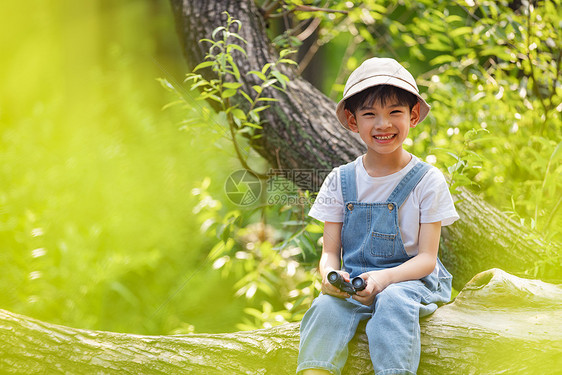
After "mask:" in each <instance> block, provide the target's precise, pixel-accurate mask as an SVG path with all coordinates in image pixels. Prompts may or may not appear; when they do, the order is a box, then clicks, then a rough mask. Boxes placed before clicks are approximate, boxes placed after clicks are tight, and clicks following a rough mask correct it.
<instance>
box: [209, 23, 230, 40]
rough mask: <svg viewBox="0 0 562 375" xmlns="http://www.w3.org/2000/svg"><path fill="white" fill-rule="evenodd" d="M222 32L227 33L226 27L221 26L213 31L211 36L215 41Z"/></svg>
mask: <svg viewBox="0 0 562 375" xmlns="http://www.w3.org/2000/svg"><path fill="white" fill-rule="evenodd" d="M221 30H224V31H226V28H225V27H224V26H219V27H217V28H216V29H214V30H213V33H212V34H211V38H213V39H215V37H216V36H217V33H218V32H219V31H221Z"/></svg>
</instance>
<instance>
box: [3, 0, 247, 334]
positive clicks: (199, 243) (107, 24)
mask: <svg viewBox="0 0 562 375" xmlns="http://www.w3.org/2000/svg"><path fill="white" fill-rule="evenodd" d="M0 15H1V16H0V18H1V22H0V41H1V42H0V45H1V46H2V52H1V56H2V57H1V60H0V82H1V84H0V181H1V184H0V270H1V272H0V308H2V309H7V310H10V311H13V312H17V313H22V314H26V315H30V316H32V317H35V318H38V319H42V320H46V321H50V322H54V323H61V324H65V325H70V326H75V327H81V328H92V329H103V330H110V331H126V332H137V333H153V334H155V333H168V332H170V331H171V330H173V329H175V328H177V327H178V326H180V325H182V322H189V324H193V325H194V326H196V327H197V329H198V330H200V331H206V332H214V331H217V332H220V331H227V330H232V329H233V324H234V323H233V320H235V319H236V315H237V311H238V315H239V314H240V313H239V310H240V308H239V309H238V310H237V307H236V303H233V302H232V297H230V296H231V293H230V291H229V290H228V289H224V288H223V289H222V290H221V289H220V288H217V285H219V284H218V282H219V275H217V274H216V273H208V270H209V269H210V266H209V265H208V264H207V263H205V256H206V251H204V250H203V249H206V248H208V247H209V246H206V245H207V244H206V242H205V239H204V238H203V237H202V236H201V235H199V223H197V222H196V221H195V220H194V218H193V215H194V214H193V212H192V210H193V207H194V206H195V205H196V204H197V203H198V201H197V200H196V199H195V198H194V196H193V194H192V192H191V191H192V189H193V188H195V187H197V186H199V184H200V183H201V181H202V180H203V179H204V178H205V177H206V176H210V177H211V178H213V176H223V175H227V174H228V173H227V172H228V171H230V170H232V168H233V165H234V163H231V164H229V162H228V160H229V159H228V158H227V162H224V157H222V160H221V154H220V151H217V150H216V149H213V148H209V144H210V143H212V142H213V139H212V138H210V136H206V133H205V132H201V134H200V135H199V136H198V137H197V139H195V138H193V137H191V136H190V135H188V134H187V133H185V132H181V131H180V130H179V127H180V120H181V118H182V116H184V115H185V113H183V114H182V113H179V112H178V111H175V109H170V110H163V107H164V106H165V105H166V104H167V103H169V102H170V101H171V100H173V97H172V95H171V94H169V93H168V92H167V91H165V90H164V89H163V88H162V86H161V85H160V83H159V82H158V81H157V78H158V77H175V78H176V79H177V78H178V77H179V79H180V80H181V78H182V76H183V74H184V73H185V60H184V59H183V57H182V56H181V54H180V48H179V43H178V39H177V37H176V34H175V30H174V24H173V16H172V14H171V11H170V7H169V4H168V2H166V1H134V0H131V1H95V2H89V1H88V2H81V1H80V2H75V1H41V2H35V3H34V4H33V5H30V4H23V3H18V2H6V1H4V2H2V3H1V4H0ZM217 156H218V158H217ZM221 178H222V177H221ZM217 186H218V188H220V186H221V185H220V183H219V184H217ZM219 193H220V191H219ZM182 286H183V287H182ZM227 305H228V306H229V308H228V309H222V308H221V307H224V306H227ZM211 307H212V308H213V311H214V313H213V314H212V315H211V314H208V313H206V310H207V309H209V308H211Z"/></svg>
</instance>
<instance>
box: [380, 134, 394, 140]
mask: <svg viewBox="0 0 562 375" xmlns="http://www.w3.org/2000/svg"><path fill="white" fill-rule="evenodd" d="M392 137H394V135H386V136H384V137H381V136H377V135H375V138H376V139H381V140H385V139H390V138H392Z"/></svg>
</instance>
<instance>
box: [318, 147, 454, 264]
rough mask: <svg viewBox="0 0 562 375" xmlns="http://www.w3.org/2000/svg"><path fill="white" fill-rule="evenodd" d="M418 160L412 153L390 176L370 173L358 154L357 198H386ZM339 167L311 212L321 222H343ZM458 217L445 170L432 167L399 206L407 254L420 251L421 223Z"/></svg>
mask: <svg viewBox="0 0 562 375" xmlns="http://www.w3.org/2000/svg"><path fill="white" fill-rule="evenodd" d="M419 162H420V160H419V159H418V158H417V157H416V156H414V155H412V159H411V160H410V162H409V163H408V165H406V166H405V167H404V168H403V169H401V170H400V171H398V172H396V173H393V174H391V175H388V176H383V177H371V176H370V175H369V174H368V173H367V171H366V170H365V166H364V165H363V155H361V156H359V157H358V158H357V159H355V161H354V163H355V180H356V185H357V200H358V201H359V202H363V203H375V202H386V200H387V199H388V197H389V196H390V194H391V193H392V191H393V190H394V188H396V186H397V185H398V183H399V182H400V180H402V178H404V176H405V175H406V174H407V173H408V172H409V171H410V170H411V169H412V168H413V167H414V165H416V164H417V163H419ZM340 168H341V167H337V168H334V169H333V170H332V171H331V172H330V174H329V175H328V176H327V177H326V179H325V180H324V183H323V184H322V187H321V188H320V191H319V192H318V196H317V197H316V200H315V201H314V204H313V205H312V208H311V209H310V212H309V213H308V215H309V216H312V217H313V218H315V219H317V220H320V221H322V222H326V221H328V222H335V223H342V222H343V215H344V211H345V208H344V202H343V196H342V192H341V180H340ZM458 218H459V215H458V214H457V211H456V210H455V206H454V204H453V198H452V197H451V194H450V193H449V189H448V186H447V181H446V180H445V177H444V176H443V173H441V171H440V170H439V169H437V168H435V167H431V168H430V169H429V171H428V172H427V173H426V174H425V176H424V177H423V178H422V179H421V181H420V182H419V183H418V184H417V185H416V187H415V188H414V190H413V191H412V193H411V194H410V195H408V198H406V201H404V204H403V205H402V207H400V209H399V210H398V225H399V226H400V232H401V233H402V241H403V242H404V247H405V249H406V252H407V253H408V255H410V256H414V255H416V254H417V253H418V236H419V230H420V224H423V223H434V222H437V221H440V222H441V225H450V224H452V223H454V222H455V221H456V220H457V219H458Z"/></svg>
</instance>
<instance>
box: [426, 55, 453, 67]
mask: <svg viewBox="0 0 562 375" xmlns="http://www.w3.org/2000/svg"><path fill="white" fill-rule="evenodd" d="M454 61H458V59H457V58H456V57H454V56H451V55H441V56H437V57H436V58H434V59H433V60H431V61H430V62H429V64H430V65H441V64H444V63H448V62H454Z"/></svg>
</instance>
